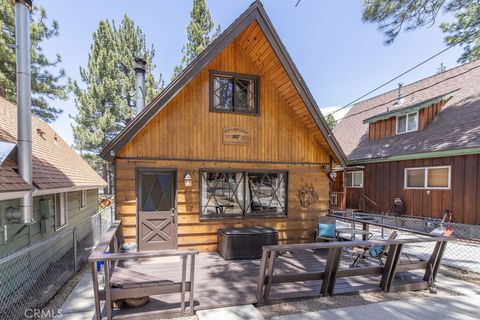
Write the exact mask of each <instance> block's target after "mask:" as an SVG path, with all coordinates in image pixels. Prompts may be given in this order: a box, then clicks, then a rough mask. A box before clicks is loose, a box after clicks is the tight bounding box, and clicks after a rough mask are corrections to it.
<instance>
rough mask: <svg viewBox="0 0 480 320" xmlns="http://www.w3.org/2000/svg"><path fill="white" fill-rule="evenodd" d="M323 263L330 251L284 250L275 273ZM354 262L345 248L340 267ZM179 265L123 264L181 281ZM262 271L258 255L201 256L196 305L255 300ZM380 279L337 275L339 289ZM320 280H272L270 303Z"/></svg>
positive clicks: (308, 293)
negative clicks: (232, 258)
mask: <svg viewBox="0 0 480 320" xmlns="http://www.w3.org/2000/svg"><path fill="white" fill-rule="evenodd" d="M325 263H326V253H314V252H313V251H301V252H293V253H285V254H283V255H281V256H279V257H278V259H277V261H276V264H275V273H274V274H275V275H281V274H291V273H298V272H315V271H322V270H324V269H325ZM350 263H351V258H350V257H349V256H348V254H347V253H346V252H342V257H341V262H340V270H341V269H348V268H349V264H350ZM180 266H181V261H180V259H179V258H178V257H168V258H151V259H142V260H141V261H131V262H128V263H125V264H124V265H123V267H125V268H135V270H140V271H141V272H142V273H145V274H151V275H152V276H155V278H158V277H159V276H161V277H164V278H165V279H168V280H172V281H177V282H178V281H180V274H181V272H180ZM187 272H189V271H187ZM259 272H260V259H258V260H236V261H226V260H224V259H223V258H222V257H220V256H219V255H218V254H216V253H205V254H200V255H198V256H197V257H196V262H195V288H194V289H195V293H194V294H195V310H201V309H210V308H218V307H225V306H232V305H242V304H252V303H256V302H257V298H256V290H257V280H258V276H259ZM419 277H420V276H419V275H418V274H414V273H398V274H397V278H396V279H397V280H396V281H400V282H402V283H405V282H408V281H411V280H416V279H418V278H419ZM379 281H380V275H378V276H356V277H349V278H339V279H338V280H337V283H336V285H335V294H345V293H351V292H358V291H370V290H379V287H378V283H379ZM321 283H322V281H321V280H315V281H302V282H296V283H281V284H273V285H272V288H271V294H270V302H275V301H282V300H287V299H292V298H293V297H294V298H305V297H318V296H319V295H320V287H321ZM394 287H395V284H394ZM187 295H188V293H187ZM179 301H180V294H171V295H162V296H152V297H151V299H150V302H149V303H148V304H146V305H145V306H143V307H139V308H128V307H123V308H122V309H120V310H115V311H114V317H117V318H125V319H136V318H148V317H149V316H153V314H156V313H159V312H161V313H170V312H172V313H174V312H178V310H179V308H180V303H179Z"/></svg>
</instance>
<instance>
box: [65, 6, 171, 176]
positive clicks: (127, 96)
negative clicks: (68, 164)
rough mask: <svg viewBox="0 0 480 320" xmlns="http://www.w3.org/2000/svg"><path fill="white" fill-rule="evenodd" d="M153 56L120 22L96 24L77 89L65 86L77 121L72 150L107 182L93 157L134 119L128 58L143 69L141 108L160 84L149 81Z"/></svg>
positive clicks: (133, 29) (130, 26) (139, 35)
mask: <svg viewBox="0 0 480 320" xmlns="http://www.w3.org/2000/svg"><path fill="white" fill-rule="evenodd" d="M154 56H155V50H154V48H153V46H152V47H150V48H147V44H146V39H145V35H144V34H143V32H142V31H141V29H140V28H139V27H138V26H135V24H134V23H133V21H132V20H130V19H129V18H128V17H127V16H125V17H124V18H123V20H122V22H121V24H120V25H119V26H118V27H117V26H116V25H115V22H112V23H110V22H109V21H100V23H99V26H98V29H97V30H96V32H95V33H94V34H93V43H92V45H91V52H90V54H89V57H88V63H87V67H86V68H82V67H81V68H80V77H81V81H82V82H83V84H84V87H81V86H80V85H79V84H78V83H77V82H76V81H72V82H71V87H72V89H73V92H74V94H75V105H76V108H77V111H78V113H77V115H76V116H74V117H73V120H74V124H73V125H72V129H73V138H74V147H75V148H76V149H77V150H79V151H80V152H81V154H82V155H83V157H84V158H85V159H86V160H87V161H88V162H89V163H90V165H92V166H93V167H94V168H95V169H96V170H97V171H98V172H99V173H100V174H101V175H102V176H103V177H104V179H105V180H107V181H108V179H109V176H108V175H109V173H108V172H109V168H108V167H107V165H106V163H105V162H104V161H103V160H102V159H100V157H98V156H97V155H98V153H99V152H100V151H101V150H102V149H103V147H105V146H106V145H107V143H108V142H109V141H111V140H112V139H113V137H115V135H117V134H118V133H119V132H120V130H122V129H123V128H124V127H125V126H126V125H127V124H128V123H129V122H130V120H131V119H132V118H133V117H134V115H135V107H136V106H135V70H134V65H135V62H134V58H135V57H142V58H144V59H145V60H146V61H147V65H146V69H147V70H146V77H145V87H146V103H148V102H149V101H150V100H151V99H153V97H154V96H155V95H156V94H158V92H159V91H160V89H161V86H162V84H163V82H162V80H161V75H160V80H159V81H156V80H155V78H154V75H153V70H154V69H155V65H154V64H153V62H152V60H153V58H154Z"/></svg>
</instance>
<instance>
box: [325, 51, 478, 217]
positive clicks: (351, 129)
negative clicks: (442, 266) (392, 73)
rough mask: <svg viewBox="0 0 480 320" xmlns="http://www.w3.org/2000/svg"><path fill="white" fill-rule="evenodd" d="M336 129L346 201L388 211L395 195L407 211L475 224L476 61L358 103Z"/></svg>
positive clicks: (340, 183) (337, 197) (347, 204)
mask: <svg viewBox="0 0 480 320" xmlns="http://www.w3.org/2000/svg"><path fill="white" fill-rule="evenodd" d="M334 133H335V136H336V137H337V138H338V141H339V143H340V145H341V146H342V149H343V151H344V152H345V153H346V155H347V157H348V161H349V164H350V167H349V168H348V169H347V173H346V178H347V179H342V178H343V176H342V175H341V174H339V175H338V177H339V179H337V182H336V183H335V187H336V190H334V191H339V192H343V191H344V189H346V190H347V191H346V198H345V200H344V202H343V205H344V207H347V208H361V209H363V210H365V211H370V212H391V211H392V206H393V201H394V199H395V198H397V197H399V198H401V199H402V200H403V202H404V205H405V214H408V215H413V216H423V217H437V218H439V217H441V212H442V210H445V209H449V210H453V211H454V220H455V222H459V223H468V224H480V155H479V154H480V60H477V61H474V62H471V63H468V64H464V65H461V66H458V67H456V68H452V69H450V70H446V71H444V72H442V73H439V74H436V75H434V76H431V77H428V78H425V79H423V80H420V81H417V82H414V83H411V84H408V85H405V86H403V87H400V89H399V90H392V91H389V92H387V93H384V94H382V95H379V96H376V97H373V98H371V99H367V100H365V101H362V102H359V103H356V104H355V105H354V106H353V107H352V108H351V110H350V111H349V112H348V113H347V115H346V116H345V117H344V118H343V120H341V121H340V123H338V125H337V126H336V128H335V129H334ZM345 180H346V181H345ZM345 182H346V183H345ZM341 195H343V193H340V194H337V195H335V196H334V198H335V199H334V200H340V199H342V198H343V196H341Z"/></svg>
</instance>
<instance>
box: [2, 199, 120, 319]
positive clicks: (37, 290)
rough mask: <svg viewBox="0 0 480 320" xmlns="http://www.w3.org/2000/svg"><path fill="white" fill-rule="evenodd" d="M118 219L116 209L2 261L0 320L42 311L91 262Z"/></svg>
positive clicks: (111, 209)
mask: <svg viewBox="0 0 480 320" xmlns="http://www.w3.org/2000/svg"><path fill="white" fill-rule="evenodd" d="M113 219H114V207H113V206H110V207H108V208H105V209H103V210H101V211H99V212H98V213H96V214H95V215H93V216H91V217H90V218H88V219H86V220H84V221H83V222H81V223H79V224H77V225H75V226H73V227H71V228H68V229H65V230H63V231H61V232H60V233H59V234H57V235H55V236H54V237H51V238H49V239H47V240H45V241H42V242H38V243H35V244H33V245H31V246H28V247H26V248H23V249H21V250H19V251H17V252H14V253H12V254H10V255H8V256H6V257H3V258H1V259H0V319H24V318H25V310H33V309H41V308H42V307H43V306H44V305H46V304H47V302H48V301H49V300H50V299H51V298H52V297H53V296H54V295H55V294H56V293H57V291H58V290H59V289H60V288H61V287H62V286H63V285H64V284H65V283H66V282H67V281H68V280H69V279H70V278H71V277H72V276H73V275H74V274H75V273H76V272H77V271H78V270H79V269H80V268H81V267H82V266H83V265H84V264H85V263H86V262H87V259H88V256H89V255H90V252H91V250H92V249H93V247H94V246H95V243H96V242H98V241H99V239H100V237H101V235H103V234H104V233H105V232H106V230H107V229H108V227H109V226H110V224H111V222H112V221H113Z"/></svg>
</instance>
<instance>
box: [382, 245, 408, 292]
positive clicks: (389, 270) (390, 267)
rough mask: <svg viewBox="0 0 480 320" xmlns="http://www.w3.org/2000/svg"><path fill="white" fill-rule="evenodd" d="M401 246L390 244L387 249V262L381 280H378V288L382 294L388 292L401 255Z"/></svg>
mask: <svg viewBox="0 0 480 320" xmlns="http://www.w3.org/2000/svg"><path fill="white" fill-rule="evenodd" d="M402 247H403V245H402V244H392V245H390V248H389V249H388V254H387V261H386V263H385V267H384V268H383V275H382V279H381V280H380V288H381V289H382V290H383V291H384V292H390V287H391V286H392V282H393V279H394V278H395V273H396V272H397V265H398V261H399V259H400V254H401V253H402Z"/></svg>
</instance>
